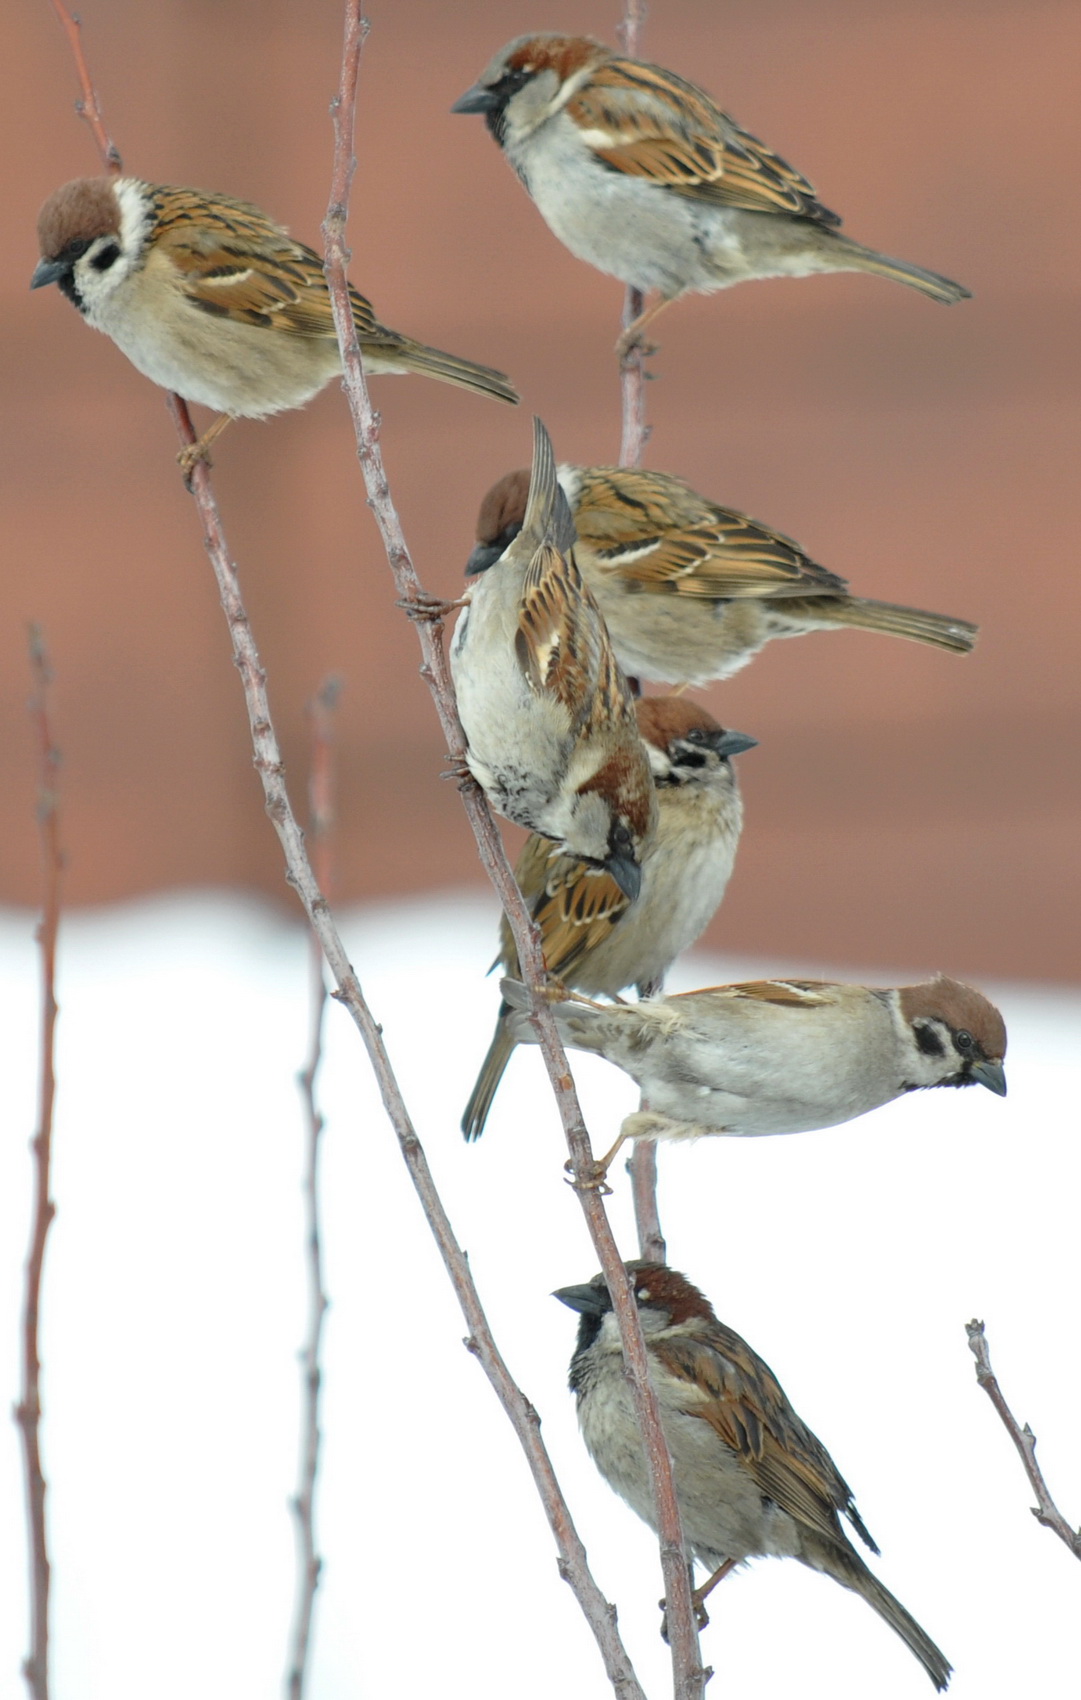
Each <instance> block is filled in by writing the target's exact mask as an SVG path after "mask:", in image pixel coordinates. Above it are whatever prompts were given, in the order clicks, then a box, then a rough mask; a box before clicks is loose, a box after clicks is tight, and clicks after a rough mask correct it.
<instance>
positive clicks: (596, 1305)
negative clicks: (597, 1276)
mask: <svg viewBox="0 0 1081 1700" xmlns="http://www.w3.org/2000/svg"><path fill="white" fill-rule="evenodd" d="M552 1297H553V1298H554V1299H558V1300H559V1302H560V1304H561V1305H569V1306H570V1308H571V1310H578V1311H581V1312H582V1314H583V1316H601V1315H603V1313H604V1312H605V1311H606V1310H607V1309H608V1295H607V1293H603V1294H602V1293H599V1292H598V1291H597V1289H596V1287H557V1288H556V1290H555V1292H554V1293H553V1294H552Z"/></svg>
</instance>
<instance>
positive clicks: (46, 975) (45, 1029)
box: [15, 626, 64, 1700]
mask: <svg viewBox="0 0 1081 1700" xmlns="http://www.w3.org/2000/svg"><path fill="white" fill-rule="evenodd" d="M30 667H31V672H32V674H33V680H34V695H33V697H32V698H31V701H30V717H31V720H32V721H33V725H34V730H35V733H36V735H37V744H38V829H39V831H40V834H41V852H42V866H43V874H44V895H43V902H42V914H41V923H40V925H39V927H38V931H37V939H38V944H39V945H40V947H41V1081H40V1088H39V1108H38V1130H37V1133H36V1134H35V1135H34V1139H33V1142H32V1145H31V1150H32V1151H33V1154H34V1200H33V1210H32V1215H31V1224H30V1249H29V1252H28V1254H27V1259H26V1279H25V1287H24V1298H23V1333H22V1344H23V1382H22V1393H21V1397H20V1399H19V1403H18V1405H17V1406H16V1407H15V1421H16V1422H17V1424H18V1426H19V1432H20V1434H21V1435H22V1443H23V1463H24V1471H25V1477H26V1500H27V1533H28V1539H29V1547H30V1652H29V1655H28V1656H27V1658H26V1659H25V1660H24V1661H23V1675H24V1676H25V1678H26V1684H27V1687H28V1688H29V1690H30V1693H31V1695H32V1697H33V1700H49V1581H50V1569H49V1546H48V1537H47V1530H46V1527H45V1491H46V1490H45V1475H44V1472H43V1470H42V1467H41V1358H40V1355H39V1353H40V1348H39V1338H38V1335H39V1328H40V1322H41V1285H42V1273H43V1270H44V1265H45V1241H46V1237H47V1235H48V1232H49V1225H50V1223H51V1222H52V1219H53V1217H54V1216H55V1214H56V1206H55V1205H54V1203H53V1201H52V1199H51V1198H50V1197H49V1178H50V1177H49V1169H50V1163H51V1159H52V1133H53V1105H54V1103H55V1100H56V1017H57V1003H56V941H57V934H58V932H59V929H60V882H61V876H62V874H63V869H64V856H63V852H62V850H61V848H60V823H59V819H58V816H57V785H58V779H59V772H60V756H59V752H58V751H57V749H56V746H55V745H54V743H53V735H52V727H51V725H50V721H49V683H50V680H51V678H52V671H51V669H50V666H49V658H48V655H47V654H46V652H45V646H44V643H43V641H42V636H41V632H40V631H39V629H38V628H37V626H32V627H31V628H30Z"/></svg>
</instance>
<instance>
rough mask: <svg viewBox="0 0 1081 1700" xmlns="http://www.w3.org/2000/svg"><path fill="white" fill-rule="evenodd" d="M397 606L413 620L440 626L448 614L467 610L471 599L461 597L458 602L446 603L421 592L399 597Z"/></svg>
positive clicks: (440, 598) (437, 597)
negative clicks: (456, 609) (460, 609)
mask: <svg viewBox="0 0 1081 1700" xmlns="http://www.w3.org/2000/svg"><path fill="white" fill-rule="evenodd" d="M397 605H398V607H399V608H404V609H405V611H406V613H407V614H408V615H409V618H410V619H411V620H417V621H430V622H431V624H432V625H438V624H440V623H441V622H442V621H443V620H445V619H446V617H447V615H448V614H453V612H454V610H455V608H467V607H468V606H469V597H468V596H460V597H459V598H458V600H457V601H456V602H446V601H444V599H443V598H442V597H441V596H429V595H428V593H427V591H425V590H420V591H418V592H417V594H416V595H415V596H399V598H398V603H397Z"/></svg>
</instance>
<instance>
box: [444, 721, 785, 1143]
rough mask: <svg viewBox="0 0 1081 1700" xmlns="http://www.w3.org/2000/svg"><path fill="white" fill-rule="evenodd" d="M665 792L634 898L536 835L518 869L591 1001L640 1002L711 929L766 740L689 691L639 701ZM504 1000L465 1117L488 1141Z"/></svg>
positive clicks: (501, 1056)
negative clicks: (748, 781) (750, 765)
mask: <svg viewBox="0 0 1081 1700" xmlns="http://www.w3.org/2000/svg"><path fill="white" fill-rule="evenodd" d="M635 710H636V712H637V716H638V730H639V732H640V734H641V736H642V740H643V742H644V743H645V746H646V751H647V753H648V755H649V760H650V766H651V767H652V770H653V781H654V784H655V786H656V789H657V829H656V831H655V833H654V835H653V837H652V838H651V839H650V840H649V842H648V843H647V845H646V848H645V851H644V853H643V855H642V884H641V889H640V890H639V893H638V896H637V897H636V898H635V900H634V902H633V903H632V902H631V901H630V899H629V898H628V897H627V894H626V892H624V891H622V890H621V889H620V887H619V886H618V885H617V884H616V882H615V880H614V879H613V878H612V877H611V875H610V874H608V873H605V872H604V871H603V870H601V869H599V868H595V867H591V866H590V864H589V863H588V862H582V861H579V860H578V859H577V858H576V857H573V856H567V855H564V854H563V853H562V852H561V851H560V850H558V849H557V848H556V847H555V846H554V845H553V844H552V843H550V841H549V840H548V839H546V838H541V837H540V836H539V835H538V834H537V833H534V834H533V836H532V837H531V838H529V839H528V840H527V841H526V844H525V845H524V847H523V849H522V853H521V855H520V856H519V858H518V865H517V867H516V868H515V870H514V877H515V879H516V880H517V881H518V884H519V886H520V888H521V891H522V896H523V897H524V898H525V900H526V903H527V904H528V906H529V910H530V913H531V915H532V917H533V921H534V924H535V925H536V927H537V928H538V929H539V931H540V936H541V945H542V948H543V950H544V962H545V967H546V968H547V970H548V972H549V974H551V975H552V976H554V978H555V979H556V980H558V981H559V982H560V983H561V984H562V985H564V986H573V987H574V988H575V989H576V990H578V991H580V992H587V993H588V994H589V995H590V996H592V997H596V996H604V997H610V998H614V997H616V996H617V995H618V994H619V993H620V992H621V991H622V990H623V988H624V987H625V986H634V987H636V988H637V991H638V995H639V996H640V997H644V996H647V995H648V993H649V991H650V989H651V988H654V987H656V986H658V985H659V984H660V982H661V981H662V980H663V978H664V975H665V973H666V972H667V970H668V968H669V967H670V966H671V964H672V963H673V962H674V961H675V959H676V957H677V956H678V955H679V954H680V952H681V951H684V950H688V949H689V948H690V946H691V945H692V944H694V942H695V940H696V939H697V938H698V937H699V936H700V935H701V934H702V933H703V932H704V931H705V928H706V927H707V926H708V925H709V922H710V921H711V920H712V918H713V916H714V915H715V914H716V912H717V909H718V907H719V906H720V902H721V899H722V898H723V896H724V893H725V887H726V886H727V884H728V881H729V878H730V876H731V873H732V864H733V863H734V861H735V857H736V847H737V845H738V844H739V835H740V831H741V829H742V827H743V801H742V799H741V797H740V794H739V784H738V782H737V779H736V775H735V772H734V771H733V768H732V765H731V759H730V758H731V757H732V756H734V755H738V754H739V753H740V752H741V751H742V750H749V749H752V748H753V747H754V745H755V743H756V741H757V740H756V739H754V738H749V737H747V735H746V733H744V732H730V731H726V730H725V729H724V727H723V726H719V725H718V724H717V722H716V720H714V718H713V716H712V714H708V713H707V712H706V710H705V709H704V708H702V707H700V706H699V704H698V703H694V702H688V701H687V699H686V698H685V697H643V698H641V700H640V701H638V702H637V703H635ZM493 966H501V967H502V968H503V969H504V971H505V972H506V973H507V974H509V975H510V976H511V977H512V978H514V979H517V978H518V977H519V976H520V974H521V968H520V966H519V963H518V952H517V951H516V949H515V947H514V938H513V935H512V933H511V930H510V924H509V922H508V921H507V918H506V916H505V915H504V916H503V918H502V920H501V922H500V928H499V956H498V957H497V958H496V963H495V964H493ZM509 1013H510V1010H509V1006H508V1005H507V1004H503V1005H502V1006H501V1007H500V1011H499V1018H498V1020H497V1022H496V1029H495V1037H494V1038H493V1040H492V1043H491V1046H490V1048H489V1051H488V1055H487V1056H486V1057H485V1059H484V1063H483V1065H482V1067H481V1071H480V1074H479V1075H478V1077H477V1084H476V1086H475V1087H474V1088H473V1094H472V1096H471V1098H470V1100H469V1103H468V1104H467V1105H466V1109H465V1114H464V1115H463V1117H462V1132H463V1133H464V1134H465V1137H466V1138H467V1139H479V1138H480V1136H481V1134H482V1133H483V1132H484V1124H485V1122H486V1121H487V1119H488V1112H489V1110H490V1109H491V1106H492V1100H493V1098H494V1097H495V1094H496V1092H497V1090H498V1088H499V1082H500V1081H501V1080H502V1078H503V1072H504V1070H505V1069H506V1066H507V1064H508V1062H509V1061H510V1059H511V1055H512V1054H513V1051H514V1048H515V1040H514V1039H512V1038H511V1036H510V1032H509V1027H508V1021H507V1017H508V1015H509Z"/></svg>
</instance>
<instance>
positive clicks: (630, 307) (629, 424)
mask: <svg viewBox="0 0 1081 1700" xmlns="http://www.w3.org/2000/svg"><path fill="white" fill-rule="evenodd" d="M646 10H647V9H646V6H645V0H624V7H623V17H622V19H621V20H620V22H619V23H618V24H617V25H616V34H617V35H618V36H619V45H620V46H621V47H622V49H623V51H624V53H625V54H627V56H628V58H630V59H636V58H637V57H638V43H639V37H640V35H641V31H642V25H643V24H644V23H645V21H646ZM645 304H646V298H645V296H644V295H643V293H642V291H641V290H640V289H632V288H630V287H628V289H627V293H626V296H625V297H624V301H623V329H624V330H627V329H628V327H629V326H631V325H633V323H634V321H635V319H637V318H638V317H639V316H640V314H641V313H642V310H643V309H644V307H645ZM646 359H647V356H646V353H645V351H644V350H643V349H642V347H641V346H637V347H635V348H632V349H631V350H630V351H629V352H628V353H627V354H625V355H624V356H623V358H622V359H621V360H620V363H619V388H620V395H621V397H622V402H623V433H622V437H621V439H620V444H619V464H620V466H641V464H642V455H643V453H644V451H645V446H646V444H647V443H648V441H649V438H650V427H649V426H648V425H647V424H646V383H647V381H648V378H649V373H648V372H647V371H646ZM642 1255H643V1257H644V1256H645V1253H644V1252H643V1253H642Z"/></svg>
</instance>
